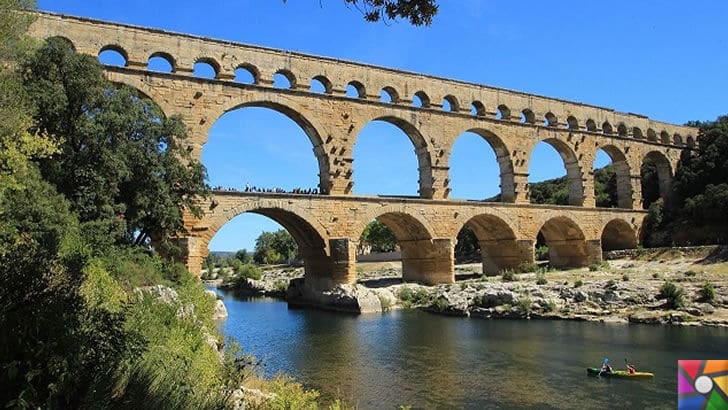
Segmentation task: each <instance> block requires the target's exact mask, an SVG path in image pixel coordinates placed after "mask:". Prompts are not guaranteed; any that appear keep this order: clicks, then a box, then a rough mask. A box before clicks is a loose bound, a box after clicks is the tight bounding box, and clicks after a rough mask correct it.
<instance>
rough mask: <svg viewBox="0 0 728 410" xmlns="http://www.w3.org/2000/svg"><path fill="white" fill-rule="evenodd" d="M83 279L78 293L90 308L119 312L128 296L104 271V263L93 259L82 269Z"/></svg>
mask: <svg viewBox="0 0 728 410" xmlns="http://www.w3.org/2000/svg"><path fill="white" fill-rule="evenodd" d="M83 273H84V275H85V280H84V282H83V284H81V288H80V293H81V295H82V296H83V297H84V299H86V303H87V304H88V305H89V306H90V307H91V308H97V309H104V310H107V311H109V312H113V313H120V312H121V311H122V310H123V308H124V305H125V303H126V302H127V301H128V297H127V294H126V292H124V289H123V288H122V287H121V286H120V285H119V284H118V282H116V281H115V280H114V278H112V277H111V275H110V274H109V272H107V271H106V268H105V267H104V263H103V261H101V260H98V259H95V260H92V261H90V262H89V264H88V265H86V267H85V268H84V270H83Z"/></svg>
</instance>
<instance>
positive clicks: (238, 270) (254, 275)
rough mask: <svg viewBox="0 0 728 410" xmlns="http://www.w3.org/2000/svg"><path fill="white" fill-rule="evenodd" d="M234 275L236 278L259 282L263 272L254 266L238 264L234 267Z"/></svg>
mask: <svg viewBox="0 0 728 410" xmlns="http://www.w3.org/2000/svg"><path fill="white" fill-rule="evenodd" d="M235 275H237V276H238V277H243V278H248V279H255V280H260V278H261V277H263V272H262V271H261V270H260V268H259V267H257V266H256V265H252V264H244V263H240V264H239V265H236V266H235Z"/></svg>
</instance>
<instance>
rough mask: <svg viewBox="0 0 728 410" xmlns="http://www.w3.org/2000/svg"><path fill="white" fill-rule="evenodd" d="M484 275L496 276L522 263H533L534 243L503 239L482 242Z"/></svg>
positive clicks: (481, 252) (481, 251)
mask: <svg viewBox="0 0 728 410" xmlns="http://www.w3.org/2000/svg"><path fill="white" fill-rule="evenodd" d="M479 243H480V254H481V256H482V258H483V274H485V275H487V276H494V275H497V274H498V273H500V272H501V271H503V270H505V269H515V268H516V267H518V265H520V264H522V263H533V241H531V240H521V241H519V240H516V239H501V240H485V241H480V242H479Z"/></svg>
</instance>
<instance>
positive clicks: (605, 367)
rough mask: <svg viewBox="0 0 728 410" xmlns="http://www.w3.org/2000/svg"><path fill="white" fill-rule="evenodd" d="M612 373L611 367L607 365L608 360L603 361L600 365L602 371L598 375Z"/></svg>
mask: <svg viewBox="0 0 728 410" xmlns="http://www.w3.org/2000/svg"><path fill="white" fill-rule="evenodd" d="M611 372H612V366H610V365H609V359H606V358H605V359H604V362H603V363H602V371H601V372H599V373H611Z"/></svg>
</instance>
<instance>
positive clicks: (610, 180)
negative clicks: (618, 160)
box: [594, 164, 618, 208]
mask: <svg viewBox="0 0 728 410" xmlns="http://www.w3.org/2000/svg"><path fill="white" fill-rule="evenodd" d="M594 195H595V200H596V205H597V206H598V207H603V208H615V207H616V206H617V205H618V202H617V174H616V172H615V171H614V165H612V164H609V165H607V166H606V167H604V168H600V169H596V170H594Z"/></svg>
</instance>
